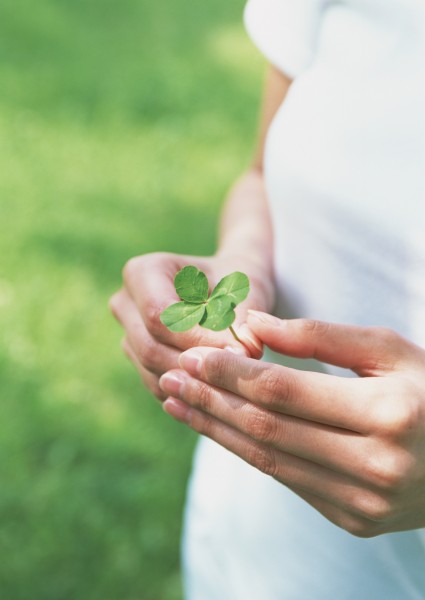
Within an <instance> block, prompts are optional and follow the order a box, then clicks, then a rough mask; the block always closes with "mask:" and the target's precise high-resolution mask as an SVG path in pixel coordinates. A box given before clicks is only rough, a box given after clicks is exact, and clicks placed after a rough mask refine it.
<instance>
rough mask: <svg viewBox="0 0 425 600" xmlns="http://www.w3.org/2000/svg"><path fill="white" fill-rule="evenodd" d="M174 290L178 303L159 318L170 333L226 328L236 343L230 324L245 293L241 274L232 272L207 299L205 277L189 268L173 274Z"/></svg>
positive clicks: (247, 286) (194, 268)
mask: <svg viewBox="0 0 425 600" xmlns="http://www.w3.org/2000/svg"><path fill="white" fill-rule="evenodd" d="M174 287H175V288H176V292H177V295H178V296H179V298H180V300H181V301H180V302H176V303H175V304H172V305H171V306H169V307H168V308H166V309H165V310H164V311H163V312H162V313H161V316H160V319H161V322H162V323H163V324H164V325H165V326H166V327H168V329H170V331H173V332H182V331H188V330H189V329H192V327H194V326H195V325H198V324H199V325H201V326H202V327H205V328H207V329H211V330H212V331H222V330H223V329H227V328H229V329H230V331H231V332H232V335H233V337H234V338H235V339H236V340H237V341H238V342H240V340H239V338H238V336H237V335H236V333H235V331H234V329H233V327H232V323H233V321H234V320H235V318H236V313H235V310H234V309H235V307H236V306H237V305H238V304H240V302H242V301H243V300H245V298H246V297H247V296H248V293H249V279H248V277H247V276H246V275H245V274H244V273H240V272H238V271H236V272H235V273H231V274H230V275H226V277H223V279H221V281H219V283H218V284H217V285H216V286H215V288H214V289H213V291H212V293H211V295H210V296H209V297H208V287H209V286H208V279H207V277H206V275H205V273H203V272H202V271H200V270H199V269H198V268H197V267H194V266H192V265H190V266H188V267H184V268H183V269H181V271H179V272H178V273H177V275H176V276H175V278H174Z"/></svg>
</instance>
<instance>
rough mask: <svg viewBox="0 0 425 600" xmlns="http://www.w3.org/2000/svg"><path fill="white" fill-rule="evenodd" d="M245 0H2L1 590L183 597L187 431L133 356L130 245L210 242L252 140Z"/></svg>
mask: <svg viewBox="0 0 425 600" xmlns="http://www.w3.org/2000/svg"><path fill="white" fill-rule="evenodd" d="M242 9H243V1H241V0H239V1H237V2H228V1H227V0H215V2H213V3H212V4H211V5H209V4H205V3H196V2H193V1H189V0H179V2H175V1H174V0H162V1H161V2H151V1H149V2H148V1H147V0H121V1H120V2H116V1H112V0H84V1H83V0H39V1H38V2H37V3H36V4H34V3H33V2H30V1H29V0H19V1H16V0H2V2H1V3H0V90H1V91H0V165H1V170H0V257H1V258H0V335H1V343H0V389H1V398H0V459H1V460H0V555H1V557H2V559H1V561H0V597H1V598H4V599H5V600H28V599H29V598H31V600H68V599H78V600H100V599H102V600H117V599H118V598H120V599H122V600H136V599H137V600H141V599H142V600H179V599H180V598H181V586H180V574H179V557H178V550H179V536H180V528H181V524H180V523H181V512H182V506H183V502H184V491H185V484H186V480H187V477H188V473H189V469H190V457H191V452H192V449H193V446H194V443H195V441H196V440H195V437H194V436H193V435H191V434H190V433H189V432H187V431H186V430H184V429H183V428H182V427H180V426H179V425H178V424H176V423H174V422H171V421H170V420H169V419H168V418H166V417H165V415H163V413H162V411H161V410H160V408H159V407H158V404H157V403H156V402H155V401H154V400H153V399H152V398H151V397H150V396H149V394H148V393H147V392H146V391H144V390H143V389H142V387H141V385H140V383H139V380H138V377H137V375H136V374H135V372H134V371H133V369H132V368H131V366H130V365H129V364H128V363H127V362H126V361H125V359H124V358H123V356H122V354H121V351H120V348H119V340H120V337H121V332H120V330H119V327H118V326H117V325H116V324H115V323H114V322H113V320H112V318H111V317H110V315H109V312H108V309H107V300H108V297H109V296H110V295H111V294H112V293H113V291H114V290H115V289H117V288H118V287H119V285H120V271H121V268H122V265H123V264H124V263H125V261H126V260H127V259H128V258H129V257H131V256H134V255H137V254H141V253H145V252H151V251H157V250H166V251H167V250H168V251H174V252H185V253H193V254H208V253H210V252H211V251H213V249H214V243H215V224H216V220H217V212H218V207H219V205H220V202H221V200H222V197H223V195H224V193H225V190H226V188H227V186H228V185H229V183H230V182H231V181H232V179H233V178H234V177H235V176H236V175H237V174H238V173H239V172H240V171H241V170H242V169H243V168H244V166H245V165H246V164H247V161H248V160H249V156H250V148H251V147H252V144H253V138H254V129H255V119H256V116H255V115H256V107H257V100H258V89H259V83H260V80H261V70H262V64H261V59H260V58H259V57H258V56H257V53H256V51H255V50H254V49H253V48H252V46H251V44H250V42H249V41H248V40H247V38H246V35H245V34H244V31H243V27H242V24H241V13H242Z"/></svg>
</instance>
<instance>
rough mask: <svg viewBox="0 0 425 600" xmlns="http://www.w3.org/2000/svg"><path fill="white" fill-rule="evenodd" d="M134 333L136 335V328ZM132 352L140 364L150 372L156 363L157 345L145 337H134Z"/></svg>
mask: <svg viewBox="0 0 425 600" xmlns="http://www.w3.org/2000/svg"><path fill="white" fill-rule="evenodd" d="M134 333H137V328H136V331H135V332H134ZM133 345H134V351H135V353H136V356H137V358H138V359H139V361H140V363H141V364H142V365H143V366H144V367H145V369H148V370H149V371H150V370H152V369H153V368H154V367H155V365H156V362H157V353H158V350H157V344H156V343H155V342H154V340H152V339H151V338H149V337H146V336H143V337H142V336H135V337H134V342H133Z"/></svg>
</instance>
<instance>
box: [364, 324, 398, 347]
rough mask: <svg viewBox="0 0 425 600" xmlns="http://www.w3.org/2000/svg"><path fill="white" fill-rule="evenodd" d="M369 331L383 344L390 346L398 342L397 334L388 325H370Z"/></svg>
mask: <svg viewBox="0 0 425 600" xmlns="http://www.w3.org/2000/svg"><path fill="white" fill-rule="evenodd" d="M370 331H371V333H372V335H373V337H375V338H378V339H380V340H381V343H382V344H383V345H385V346H389V347H392V346H394V345H395V344H398V343H399V340H400V336H399V334H398V333H397V332H396V331H394V329H391V328H390V327H371V328H370Z"/></svg>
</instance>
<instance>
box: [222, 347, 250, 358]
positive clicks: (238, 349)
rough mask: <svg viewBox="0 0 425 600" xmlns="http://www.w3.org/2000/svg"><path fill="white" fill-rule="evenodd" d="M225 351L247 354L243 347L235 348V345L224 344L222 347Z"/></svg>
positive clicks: (239, 354) (240, 354) (238, 354)
mask: <svg viewBox="0 0 425 600" xmlns="http://www.w3.org/2000/svg"><path fill="white" fill-rule="evenodd" d="M224 349H225V350H227V352H231V353H232V354H236V355H237V356H247V355H248V354H249V352H248V351H247V350H246V349H244V348H241V347H239V348H237V347H236V346H225V348H224Z"/></svg>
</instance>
